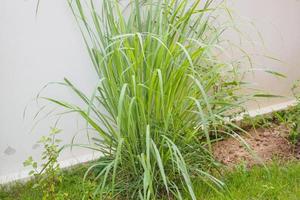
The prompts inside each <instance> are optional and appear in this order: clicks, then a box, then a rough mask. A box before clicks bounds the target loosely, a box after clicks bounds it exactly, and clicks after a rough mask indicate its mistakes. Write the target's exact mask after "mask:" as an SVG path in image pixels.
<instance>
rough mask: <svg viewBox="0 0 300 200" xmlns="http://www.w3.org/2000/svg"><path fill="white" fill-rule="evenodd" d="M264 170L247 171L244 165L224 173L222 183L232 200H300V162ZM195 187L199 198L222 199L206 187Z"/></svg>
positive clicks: (258, 168)
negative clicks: (225, 185) (224, 184)
mask: <svg viewBox="0 0 300 200" xmlns="http://www.w3.org/2000/svg"><path fill="white" fill-rule="evenodd" d="M267 168H268V170H266V169H265V168H264V167H259V166H256V167H253V168H252V169H250V170H247V169H246V168H245V167H243V166H239V167H237V168H236V169H235V170H233V171H231V172H228V173H226V174H225V176H224V177H223V178H221V180H222V181H223V182H224V183H226V184H227V186H228V190H229V191H230V195H231V198H232V199H234V200H299V199H300V163H299V162H290V163H285V164H279V163H277V162H274V163H273V164H270V165H268V166H267ZM195 185H196V186H197V188H196V191H197V197H198V198H199V199H208V200H223V199H226V200H227V199H230V198H229V197H220V196H218V195H216V194H215V193H213V192H212V191H211V190H210V189H209V188H204V187H202V186H201V185H202V184H201V183H199V184H195Z"/></svg>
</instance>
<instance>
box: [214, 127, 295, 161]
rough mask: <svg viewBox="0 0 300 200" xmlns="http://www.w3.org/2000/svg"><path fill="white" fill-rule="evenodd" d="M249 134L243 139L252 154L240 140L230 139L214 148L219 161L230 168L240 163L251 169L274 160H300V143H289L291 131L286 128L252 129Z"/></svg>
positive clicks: (216, 144) (218, 143) (243, 136)
mask: <svg viewBox="0 0 300 200" xmlns="http://www.w3.org/2000/svg"><path fill="white" fill-rule="evenodd" d="M248 133H249V134H245V135H242V136H241V137H242V138H243V140H245V141H246V143H247V144H248V145H249V146H250V147H251V149H252V153H250V152H251V151H249V150H248V149H247V148H246V146H245V145H243V144H242V143H241V142H240V141H239V140H237V139H235V138H228V139H225V140H223V141H220V142H217V143H215V145H214V146H213V153H214V156H215V158H216V159H217V161H219V162H220V163H222V164H224V165H226V166H228V167H233V166H235V165H237V164H240V163H244V164H246V165H247V166H248V167H251V166H253V165H256V164H261V163H267V162H269V161H271V160H273V159H274V158H278V159H280V160H284V161H285V160H290V159H294V158H298V159H300V142H299V144H298V145H292V144H291V143H290V142H289V140H288V139H287V138H288V134H289V130H288V128H286V127H285V126H282V125H281V126H273V127H271V128H268V129H263V128H259V129H251V130H249V131H248ZM254 155H256V156H254Z"/></svg>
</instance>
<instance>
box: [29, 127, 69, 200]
mask: <svg viewBox="0 0 300 200" xmlns="http://www.w3.org/2000/svg"><path fill="white" fill-rule="evenodd" d="M60 131H61V130H59V129H57V128H51V131H50V134H49V136H43V137H42V138H41V139H40V141H39V143H40V144H41V145H43V148H44V151H43V152H42V161H43V163H42V164H41V169H39V167H38V163H37V162H36V161H34V160H33V158H32V157H29V158H28V159H27V160H26V161H24V166H31V167H32V170H31V171H30V172H29V175H31V176H34V178H35V179H36V183H35V184H34V185H33V188H39V189H40V190H41V191H43V200H48V199H65V198H66V197H67V194H61V193H59V192H58V191H57V190H56V188H57V187H58V185H59V184H61V183H62V175H61V169H60V167H59V163H58V161H57V159H58V156H59V153H60V149H61V148H60V147H59V143H60V142H61V141H60V140H59V139H57V138H56V135H57V134H58V133H59V132H60Z"/></svg>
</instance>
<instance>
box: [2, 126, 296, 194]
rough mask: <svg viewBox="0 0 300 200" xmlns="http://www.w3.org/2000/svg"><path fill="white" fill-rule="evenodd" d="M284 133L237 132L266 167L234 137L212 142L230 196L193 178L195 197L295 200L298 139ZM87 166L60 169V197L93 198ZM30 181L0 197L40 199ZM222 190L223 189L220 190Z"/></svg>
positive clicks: (281, 130) (271, 130)
mask: <svg viewBox="0 0 300 200" xmlns="http://www.w3.org/2000/svg"><path fill="white" fill-rule="evenodd" d="M287 136H288V129H287V128H285V127H284V126H273V127H272V128H267V129H262V128H259V129H251V130H250V131H249V134H248V135H242V136H241V137H242V138H243V139H244V140H245V141H246V142H247V143H248V144H249V145H250V146H251V147H252V149H253V151H254V152H255V153H256V154H257V156H259V157H260V158H261V159H262V161H264V162H266V163H267V165H266V167H263V166H261V165H256V164H259V163H260V162H259V160H257V159H254V158H253V156H252V155H251V153H249V151H248V150H247V149H246V148H245V147H244V146H243V145H241V143H240V142H239V141H237V140H236V139H233V138H228V139H225V140H223V141H220V142H218V143H216V144H215V145H214V146H213V149H214V155H215V157H216V159H217V160H219V161H220V162H221V163H223V164H225V165H227V166H230V168H229V169H228V170H225V171H223V172H222V175H219V176H217V178H218V179H220V180H221V181H222V182H224V183H225V184H226V185H227V188H228V191H230V195H231V198H229V197H228V196H224V195H220V194H217V193H216V192H214V191H212V190H211V189H210V188H209V187H207V186H206V185H203V182H202V181H201V180H193V182H194V183H195V188H194V189H195V191H196V196H197V198H198V199H199V200H229V199H231V200H299V199H300V162H299V161H297V160H296V159H295V157H297V156H299V155H300V142H299V143H298V145H296V146H293V145H292V144H291V143H290V142H289V141H288V140H287ZM295 155H296V156H295ZM274 158H275V160H276V161H275V162H274ZM283 161H284V162H283ZM247 166H248V167H247ZM249 166H251V167H250V168H249ZM88 167H89V164H84V165H81V166H77V167H75V168H73V169H71V170H68V171H64V172H63V184H61V185H59V186H57V190H58V191H59V193H61V194H63V195H64V198H63V199H64V200H77V199H78V200H80V199H82V196H83V195H85V196H86V197H87V198H85V199H93V198H91V196H92V194H93V192H94V191H95V189H96V188H97V186H98V184H97V183H96V182H93V181H87V182H85V183H84V182H83V180H82V178H83V176H84V173H85V171H86V170H87V168H88ZM33 185H34V181H30V182H28V183H26V184H22V183H15V184H13V185H11V186H0V200H40V199H42V191H40V190H39V189H33V188H32V186H33ZM223 194H227V193H226V192H225V191H224V193H223ZM59 200H60V199H59Z"/></svg>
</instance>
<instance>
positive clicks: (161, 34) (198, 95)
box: [48, 0, 241, 200]
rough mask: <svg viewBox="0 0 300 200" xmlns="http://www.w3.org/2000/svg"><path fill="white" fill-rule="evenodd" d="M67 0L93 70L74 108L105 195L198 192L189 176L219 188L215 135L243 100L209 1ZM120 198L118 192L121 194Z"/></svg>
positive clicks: (221, 27) (142, 196) (223, 131)
mask: <svg viewBox="0 0 300 200" xmlns="http://www.w3.org/2000/svg"><path fill="white" fill-rule="evenodd" d="M122 3H123V2H122V1H120V2H119V1H118V0H103V1H100V0H99V1H97V0H91V1H83V0H69V4H70V7H71V8H72V11H73V13H74V16H75V17H76V19H77V22H78V24H79V27H80V30H81V32H82V34H83V36H84V41H85V43H86V46H87V50H88V52H89V55H90V58H91V60H92V62H93V65H94V68H95V72H96V73H97V75H98V76H99V84H98V85H97V87H96V89H95V91H94V93H93V95H92V97H91V98H89V97H87V96H86V95H85V94H84V93H83V92H81V91H80V90H79V89H77V88H76V86H74V85H73V84H72V83H71V82H70V81H69V80H67V79H65V85H66V86H68V87H70V88H71V89H72V90H73V91H74V92H75V94H77V95H78V97H80V98H81V99H82V100H83V102H84V103H85V104H86V108H81V107H79V106H76V105H72V104H70V103H66V102H63V101H59V100H56V99H50V98H49V99H48V100H50V101H52V102H55V103H57V104H59V105H60V106H63V107H65V108H66V109H68V111H70V112H77V113H79V114H80V115H81V116H82V117H83V118H84V120H86V121H87V122H88V125H89V126H90V127H91V128H93V129H94V130H95V131H96V132H97V133H98V137H96V138H93V141H94V142H93V143H92V144H91V145H90V146H88V148H92V149H94V150H97V151H99V152H101V154H102V155H103V157H102V158H101V159H99V161H97V162H96V163H95V164H94V165H93V166H92V167H91V168H90V169H89V170H88V171H87V173H86V176H88V174H89V172H90V171H91V170H93V169H95V168H97V169H98V171H99V174H98V176H97V178H96V179H97V180H98V181H99V186H98V188H97V190H96V191H95V195H100V196H101V199H143V200H146V199H147V200H148V199H149V200H150V199H174V198H176V199H183V193H188V194H189V199H193V200H195V199H197V197H196V196H195V193H194V189H193V181H192V180H193V178H195V177H197V178H201V179H202V180H203V181H204V182H206V183H207V184H208V185H210V186H211V187H213V188H215V189H216V190H218V189H221V188H222V186H223V185H222V183H221V182H220V181H218V180H217V179H215V178H214V177H213V176H211V175H210V174H209V171H210V169H211V168H213V167H214V160H213V158H212V155H211V145H212V138H213V136H215V135H218V134H219V133H220V134H226V133H227V132H228V130H227V127H226V123H225V121H227V118H228V117H230V116H231V115H232V114H233V113H235V112H237V111H238V110H239V109H237V108H239V106H240V103H241V99H240V98H239V97H238V95H236V93H235V92H236V91H237V90H238V89H239V87H240V84H239V80H238V69H237V68H236V66H235V65H234V64H232V63H230V62H225V61H222V60H221V59H220V58H219V56H218V55H219V53H220V52H221V51H222V47H221V45H220V43H221V37H222V33H223V32H224V31H225V30H226V29H227V28H228V27H226V25H224V24H218V23H216V21H217V19H216V18H215V17H214V16H215V15H214V13H215V12H216V11H217V10H218V9H220V8H221V5H222V4H220V3H217V2H216V1H215V0H207V1H202V0H195V1H189V0H143V1H142V0H130V2H129V3H128V5H122ZM121 197H122V198H121Z"/></svg>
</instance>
